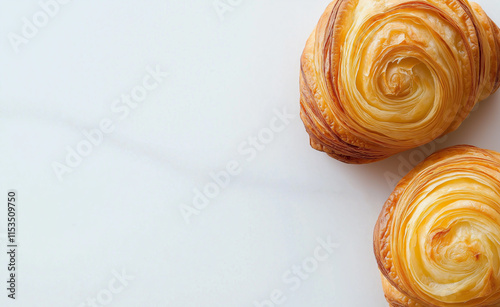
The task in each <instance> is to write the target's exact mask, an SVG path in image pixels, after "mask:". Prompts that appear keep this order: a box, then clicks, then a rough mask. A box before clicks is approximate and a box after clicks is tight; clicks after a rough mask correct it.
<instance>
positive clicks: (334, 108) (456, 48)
mask: <svg viewBox="0 0 500 307" xmlns="http://www.w3.org/2000/svg"><path fill="white" fill-rule="evenodd" d="M499 72H500V31H499V29H498V27H497V26H496V25H495V24H494V23H493V22H492V21H491V19H490V18H488V16H487V15H486V14H485V13H484V11H483V10H482V9H481V7H480V6H479V5H477V4H475V3H469V2H467V1H465V0H376V1H375V0H335V1H333V2H332V3H330V5H328V7H327V8H326V10H325V12H324V13H323V15H322V16H321V18H320V20H319V22H318V25H317V26H316V28H315V29H314V31H313V32H312V34H311V35H310V37H309V39H308V40H307V43H306V46H305V48H304V52H303V54H302V57H301V73H300V92H301V97H300V104H301V112H300V116H301V119H302V121H303V122H304V126H305V128H306V131H307V132H308V133H309V136H310V143H311V146H312V147H313V148H315V149H317V150H320V151H324V152H326V153H327V154H329V155H330V156H332V157H334V158H336V159H338V160H340V161H343V162H347V163H369V162H374V161H378V160H381V159H384V158H387V157H389V156H391V155H393V154H395V153H398V152H401V151H404V150H407V149H410V148H414V147H418V146H420V145H423V144H425V143H428V142H429V141H431V140H433V139H435V138H438V137H440V136H442V135H444V134H446V133H449V132H451V131H453V130H455V129H457V128H458V126H459V125H460V124H461V123H462V121H463V120H464V119H465V118H466V117H467V115H468V114H469V112H470V110H471V109H472V108H473V107H474V105H475V104H476V103H477V102H478V101H480V100H482V99H484V98H486V97H488V96H489V95H491V94H492V93H493V92H494V91H495V90H496V89H498V87H499V86H500V76H499V75H500V73H499Z"/></svg>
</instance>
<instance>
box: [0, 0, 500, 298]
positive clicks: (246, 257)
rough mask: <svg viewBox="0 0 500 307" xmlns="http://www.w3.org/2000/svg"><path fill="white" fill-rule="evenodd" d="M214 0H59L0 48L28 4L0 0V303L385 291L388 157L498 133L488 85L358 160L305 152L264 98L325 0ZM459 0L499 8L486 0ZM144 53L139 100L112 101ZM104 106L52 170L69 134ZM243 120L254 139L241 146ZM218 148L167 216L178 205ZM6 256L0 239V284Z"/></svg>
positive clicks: (274, 96)
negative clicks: (432, 130)
mask: <svg viewBox="0 0 500 307" xmlns="http://www.w3.org/2000/svg"><path fill="white" fill-rule="evenodd" d="M46 1H48V0H43V2H46ZM225 1H227V2H226V3H228V2H231V3H233V4H234V6H233V8H232V10H231V11H228V12H226V13H225V14H224V15H223V17H224V18H223V19H220V18H219V16H218V14H217V12H216V11H215V10H214V7H213V6H212V0H190V1H179V0H178V1H172V0H167V1H160V0H147V1H118V0H113V1H112V0H108V1H97V0H90V1H68V2H69V3H68V4H65V5H61V6H60V8H59V11H57V12H56V13H55V14H53V15H54V16H52V17H50V18H49V20H47V22H46V23H47V24H46V25H44V26H42V27H40V28H39V29H38V32H37V33H35V34H33V33H32V37H31V38H29V39H27V41H23V42H22V43H20V45H19V46H18V47H19V48H18V49H19V50H18V52H15V50H14V49H15V48H13V46H12V45H11V43H10V42H9V33H17V34H20V33H21V32H22V29H23V18H24V17H26V18H28V19H31V18H33V16H34V15H35V16H36V14H38V13H39V12H40V11H41V8H40V4H39V2H38V1H7V0H1V1H0V37H2V39H1V40H0V50H1V53H0V54H1V56H0V144H1V151H2V159H0V173H1V176H0V199H3V202H4V203H2V202H0V208H2V209H1V211H0V227H1V228H0V234H3V235H2V236H1V237H0V241H1V242H0V243H1V247H0V251H3V250H4V248H5V244H6V238H5V233H6V212H5V210H6V209H5V207H6V204H5V201H6V196H5V194H6V191H7V189H11V188H14V189H17V190H18V193H19V206H20V207H19V219H20V221H19V237H18V239H19V242H20V243H19V255H18V259H17V260H18V269H19V272H18V274H19V276H18V278H19V283H18V293H17V295H18V299H17V300H16V301H15V302H13V301H12V300H10V299H7V298H6V295H7V294H6V291H5V290H2V291H0V305H1V306H53V307H57V306H92V304H91V303H90V302H91V301H92V300H96V303H95V304H96V306H103V305H105V304H107V306H175V307H177V306H178V307H195V306H196V307H197V306H210V307H211V306H214V307H215V306H248V307H251V306H258V304H257V303H256V302H265V300H270V299H273V298H274V300H275V301H277V302H279V303H280V306H296V307H303V306H308V307H324V306H386V303H385V300H384V298H383V294H382V290H381V286H380V281H379V276H378V270H377V265H376V262H375V259H374V256H373V253H372V229H373V226H374V223H375V221H376V219H377V216H378V213H379V211H380V209H381V207H382V205H383V203H384V201H385V200H386V198H387V197H388V195H389V193H390V192H391V182H390V180H389V181H388V180H386V179H387V178H392V177H387V176H388V174H389V173H388V172H391V173H392V174H394V176H396V177H397V176H399V174H398V173H399V172H402V173H404V172H405V171H406V167H407V165H406V162H404V161H407V162H408V163H411V164H412V163H414V162H416V160H418V159H419V158H420V156H423V154H422V152H425V151H427V150H429V151H432V150H433V149H434V147H440V148H441V147H444V146H450V145H455V144H461V143H467V144H472V145H476V146H481V147H485V148H489V149H493V150H497V151H500V140H499V138H498V131H499V130H500V121H498V117H499V116H500V101H499V100H500V96H499V95H498V94H497V95H495V96H493V97H492V98H490V99H488V100H487V101H485V102H483V103H482V104H481V105H480V106H479V108H478V109H477V110H476V111H475V112H474V113H473V114H472V115H471V116H470V118H469V119H468V120H467V121H466V122H465V123H464V124H463V126H462V127H461V128H460V129H459V130H458V131H456V132H454V133H453V134H451V135H450V136H449V137H447V138H446V139H445V140H442V141H441V142H440V143H434V145H432V146H429V147H428V149H423V150H416V151H410V152H406V153H403V154H401V155H398V156H395V157H392V158H390V159H388V160H385V161H383V162H379V163H375V164H371V165H362V166H353V165H345V164H342V163H340V162H337V161H335V160H333V159H331V158H329V157H328V156H327V155H325V154H322V153H319V152H316V151H314V150H313V149H311V148H310V147H309V145H308V137H307V134H306V132H305V130H304V128H303V125H302V122H301V121H300V119H299V118H298V116H295V117H294V118H293V119H289V120H288V119H284V120H283V121H281V120H279V118H278V117H276V113H275V112H277V111H276V110H278V111H279V112H282V111H283V108H286V112H288V113H291V114H294V115H297V114H298V111H299V104H298V97H299V93H298V73H299V56H300V54H301V52H302V48H303V46H304V43H305V40H306V39H307V37H308V35H309V33H310V32H311V30H312V29H313V27H314V26H315V24H316V22H317V20H318V18H319V16H320V14H321V13H322V12H323V10H324V8H325V7H326V5H327V2H328V1H323V0H314V1H311V0H309V1H304V0H286V1H285V0H275V1H246V0H242V1H236V0H233V1H229V0H225ZM478 2H479V3H480V4H482V5H483V7H484V9H485V10H486V11H487V12H488V13H489V14H490V16H491V17H492V18H493V19H494V20H495V21H496V22H497V23H500V16H499V14H498V13H499V12H500V2H497V1H493V0H483V1H478ZM38 17H39V18H40V20H39V22H42V25H43V22H44V20H43V16H38ZM148 67H149V68H148ZM157 68H159V69H160V70H161V71H165V72H168V74H167V75H166V76H159V77H157V79H158V82H157V83H158V84H157V87H155V88H154V89H153V88H151V89H150V90H147V91H146V92H145V93H146V95H147V97H146V98H145V100H144V101H143V102H141V103H139V104H137V105H136V106H134V107H135V108H132V107H128V106H127V105H126V104H125V102H124V101H122V100H120V99H121V95H127V94H130V93H131V92H134V94H136V95H138V94H141V92H140V88H138V87H137V86H140V85H141V84H142V83H143V79H144V78H145V76H146V75H148V69H149V70H150V69H153V70H155V69H157ZM146 81H147V82H149V83H148V84H149V85H151V86H153V85H154V84H156V83H155V82H156V81H155V80H154V79H151V80H146ZM126 106H127V107H126ZM276 118H277V119H276ZM107 119H108V121H107ZM106 121H107V122H106ZM110 122H112V124H113V128H114V130H113V131H111V132H110V131H109V130H108V132H109V133H105V134H104V137H103V140H102V141H101V142H98V141H99V140H97V142H95V143H96V145H93V148H92V149H91V150H88V148H87V151H89V152H88V156H86V157H83V158H82V159H81V161H73V162H74V164H73V166H74V167H71V170H70V169H69V168H67V169H64V170H65V171H68V172H69V171H71V172H70V173H63V174H62V175H61V176H59V177H61V178H58V176H57V174H56V172H55V171H54V168H53V167H54V165H56V164H54V163H61V164H63V163H66V162H65V159H66V156H67V154H68V146H69V148H72V149H75V148H76V147H77V146H78V144H80V150H86V148H84V147H85V145H88V144H85V142H83V141H84V140H85V135H84V131H92V130H93V129H96V128H98V127H99V125H100V124H104V125H106V124H109V123H110ZM271 126H272V127H274V130H275V131H274V132H272V130H268V128H270V127H271ZM105 128H106V127H105ZM270 131H271V134H272V135H269V132H270ZM259 133H260V134H262V136H263V137H264V138H266V137H267V138H271V137H272V140H269V142H268V144H265V145H262V146H261V145H259V146H257V147H259V148H258V150H256V149H251V148H252V145H250V144H251V143H250V142H252V139H249V138H251V137H252V136H257V135H258V134H259ZM266 133H267V134H266ZM82 144H83V145H82ZM435 145H437V146H435ZM254 148H255V147H254ZM73 158H74V157H73ZM59 167H60V165H59ZM226 167H229V170H231V171H232V172H233V175H231V176H230V179H229V181H230V182H229V183H228V184H227V185H226V184H225V183H224V184H223V185H224V186H225V187H223V188H219V191H213V190H212V191H209V193H211V194H212V196H213V198H212V199H210V200H209V203H208V204H204V202H205V203H206V201H203V199H199V200H198V202H199V204H198V205H205V206H204V208H203V209H201V210H197V211H196V214H195V215H193V216H191V217H189V218H188V221H189V223H186V218H185V217H183V215H182V214H181V211H180V208H181V206H182V205H183V204H184V205H186V206H192V198H193V196H194V195H195V194H194V193H195V192H194V189H199V190H202V189H204V188H205V187H206V186H207V185H208V186H209V189H210V188H212V189H213V188H214V186H213V184H212V185H211V183H213V179H212V177H211V176H210V174H211V173H212V172H220V171H221V170H223V169H225V168H226ZM59 171H60V172H63V171H62V169H59ZM59 179H60V180H59ZM1 195H4V196H1ZM184 209H186V207H184ZM318 240H319V241H321V240H324V241H328V240H331V241H332V242H333V243H334V244H331V245H332V246H330V247H326V248H325V247H324V245H325V243H322V244H320V243H319V241H318ZM312 257H317V258H319V259H320V260H319V261H318V260H313V258H312ZM6 266H7V256H6V254H5V253H4V252H1V253H0V267H1V269H0V273H1V274H2V275H1V277H0V281H2V282H3V285H4V286H2V288H5V285H6V282H5V281H6V279H7V272H6ZM294 266H295V267H294ZM123 270H124V271H125V272H126V274H127V275H128V276H133V280H125V281H123V282H120V281H119V280H117V279H116V277H115V275H117V274H118V275H120V274H122V272H123ZM299 270H301V271H303V270H309V271H310V272H309V273H307V274H306V273H305V272H299ZM130 279H132V278H130ZM110 290H113V292H115V293H113V292H111V291H110ZM262 306H266V307H268V306H273V305H271V304H264V305H262Z"/></svg>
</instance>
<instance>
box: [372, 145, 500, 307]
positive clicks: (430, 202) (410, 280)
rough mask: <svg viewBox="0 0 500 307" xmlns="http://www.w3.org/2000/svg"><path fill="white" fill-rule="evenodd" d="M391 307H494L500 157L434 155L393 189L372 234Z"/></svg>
mask: <svg viewBox="0 0 500 307" xmlns="http://www.w3.org/2000/svg"><path fill="white" fill-rule="evenodd" d="M374 251H375V256H376V259H377V262H378V265H379V269H380V271H381V273H382V281H383V282H382V284H383V288H384V292H385V295H386V298H387V300H388V301H389V303H390V304H391V306H500V154H499V153H497V152H494V151H489V150H484V149H479V148H476V147H473V146H465V145H462V146H455V147H451V148H447V149H444V150H442V151H439V152H437V153H435V154H433V155H431V156H430V157H429V158H427V159H426V160H425V161H424V162H422V163H421V164H419V165H418V166H417V167H416V168H415V169H414V170H413V171H411V172H410V173H409V174H408V175H406V176H405V177H404V178H403V179H402V180H401V182H400V183H399V184H398V186H397V187H396V189H395V190H394V192H393V193H392V195H391V196H390V198H389V199H388V200H387V202H386V203H385V205H384V207H383V209H382V212H381V214H380V217H379V219H378V221H377V224H376V227H375V231H374Z"/></svg>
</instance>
